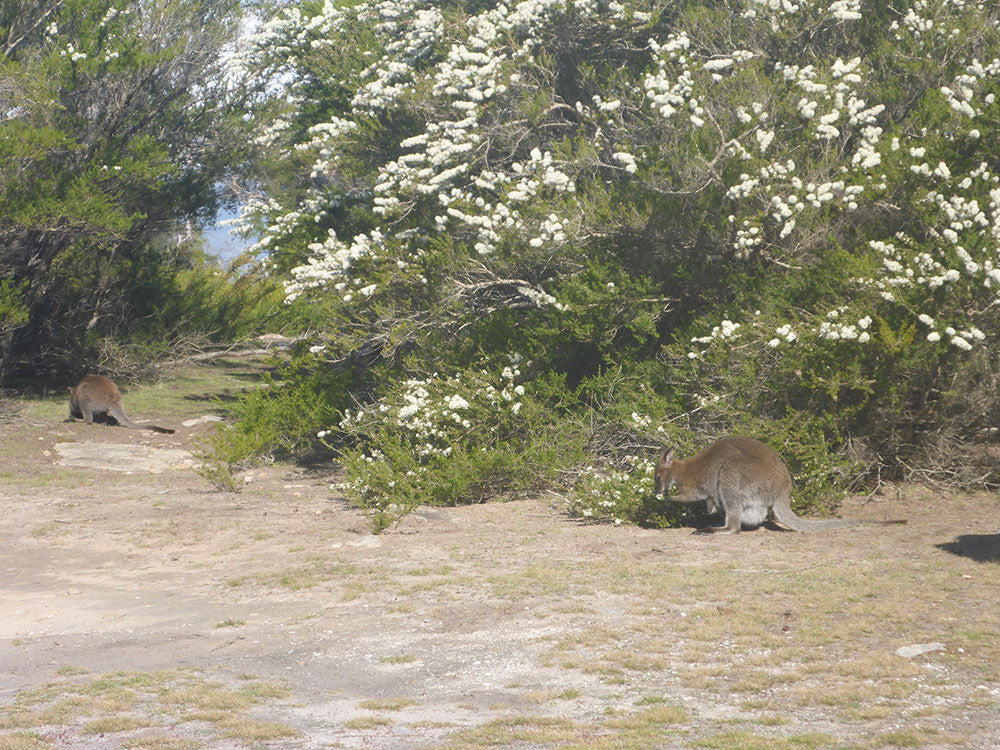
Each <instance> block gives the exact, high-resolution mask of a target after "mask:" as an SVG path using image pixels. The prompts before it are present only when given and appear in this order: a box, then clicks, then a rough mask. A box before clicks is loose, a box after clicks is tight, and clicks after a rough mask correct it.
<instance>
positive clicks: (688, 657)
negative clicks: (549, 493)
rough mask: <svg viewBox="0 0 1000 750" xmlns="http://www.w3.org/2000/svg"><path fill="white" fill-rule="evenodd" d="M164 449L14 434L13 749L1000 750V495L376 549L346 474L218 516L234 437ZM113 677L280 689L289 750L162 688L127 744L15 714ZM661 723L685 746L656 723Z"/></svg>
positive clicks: (530, 516) (439, 534)
mask: <svg viewBox="0 0 1000 750" xmlns="http://www.w3.org/2000/svg"><path fill="white" fill-rule="evenodd" d="M204 408H205V407H204V405H203V404H196V403H195V404H192V405H191V406H190V408H189V409H188V414H187V415H186V416H188V417H197V416H200V415H201V414H203V413H205V412H204ZM138 416H140V417H141V416H142V415H138ZM135 417H136V415H133V418H135ZM157 421H158V422H159V423H163V421H164V420H162V419H159V420H157ZM170 426H176V427H178V432H177V434H176V435H157V434H153V433H148V432H139V431H132V430H127V429H124V428H119V427H109V426H102V425H92V426H87V425H83V424H79V423H76V424H66V423H62V422H61V421H59V420H56V419H40V418H38V417H31V416H23V415H22V416H20V417H18V418H16V419H15V420H14V421H12V422H8V423H5V424H0V712H3V711H6V712H7V717H8V719H7V723H6V724H4V723H3V721H2V720H0V748H6V747H10V748H20V747H36V746H37V747H50V746H51V747H73V748H118V747H212V748H229V747H257V746H267V747H282V748H284V747H288V748H320V747H349V748H418V747H435V746H452V747H465V746H483V745H489V746H504V747H507V746H509V747H551V746H574V747H577V746H578V747H589V746H592V745H595V743H604V744H603V745H601V746H604V747H734V748H736V747H803V746H805V747H828V746H829V747H891V746H924V747H956V748H958V747H968V748H996V747H1000V665H998V663H997V660H998V656H1000V647H998V634H1000V620H998V612H1000V606H998V602H1000V533H998V532H1000V513H998V511H1000V499H998V498H997V497H996V496H989V495H962V496H958V495H952V496H944V495H940V494H937V493H935V492H932V491H930V490H921V489H913V488H911V489H908V490H906V491H897V490H892V491H889V492H886V493H883V494H882V495H880V496H879V497H878V498H877V500H876V501H863V500H861V499H849V500H848V501H847V502H846V503H845V505H844V507H843V508H842V514H843V515H845V516H860V517H867V518H882V519H886V518H899V517H903V518H907V519H908V521H909V523H908V524H907V525H905V526H894V527H885V528H876V527H862V528H860V529H849V530H843V531H837V532H832V533H822V534H811V535H807V534H794V533H790V532H782V531H780V530H776V529H767V528H764V529H760V530H758V531H755V532H745V533H742V534H740V535H737V536H704V535H694V534H692V533H691V531H692V530H691V529H673V530H666V531H661V530H644V529H637V528H624V527H619V528H614V527H610V526H603V525H584V524H580V523H578V522H576V521H574V520H572V519H570V518H569V517H568V516H567V515H566V514H565V513H564V512H563V509H562V507H561V505H560V503H559V501H558V500H557V499H554V498H540V499H532V500H521V501H515V502H507V503H491V504H484V505H478V506H471V507H462V508H444V509H427V510H424V511H420V512H418V513H415V514H412V515H410V516H409V517H407V518H406V519H405V520H404V521H403V522H401V523H400V524H399V525H398V526H397V527H395V528H392V529H390V530H388V531H386V532H384V533H382V534H380V535H378V536H374V535H372V534H371V533H370V531H369V526H368V521H367V519H366V518H365V516H364V515H363V514H362V513H360V512H359V511H358V510H357V509H354V508H352V507H350V505H349V504H348V503H347V502H346V501H345V500H344V499H343V498H342V497H341V496H340V495H339V494H338V492H337V491H336V490H332V489H331V483H333V482H336V481H337V477H336V475H335V473H334V472H333V471H332V469H331V471H330V472H328V473H326V472H320V473H317V472H316V471H306V470H304V469H301V468H298V467H294V466H289V465H271V466H268V467H263V468H260V469H256V470H252V471H250V472H249V473H248V474H247V475H246V478H245V479H246V481H245V486H244V489H243V491H242V492H239V493H222V492H219V491H216V490H215V489H213V488H212V486H211V485H210V484H209V483H208V482H207V481H206V480H205V479H204V478H202V477H201V476H199V475H198V473H197V472H196V471H195V469H194V468H193V467H192V463H193V462H192V461H191V460H190V457H189V456H185V455H183V454H180V453H177V451H178V450H181V451H193V450H195V449H196V448H197V445H198V443H199V440H201V439H202V438H203V436H204V435H205V434H207V433H208V431H210V430H211V429H214V427H213V425H212V424H208V423H202V424H198V425H195V426H192V427H187V428H185V427H181V426H180V425H179V419H174V420H171V423H170ZM57 445H58V446H61V447H60V448H58V449H57V447H56V446H57ZM81 446H86V448H85V449H82V448H81ZM161 449H162V450H170V451H174V453H170V454H160V453H159V451H160V450H161ZM81 455H83V456H84V459H83V463H82V464H81V462H80V461H81V458H80V457H81ZM158 455H160V456H162V457H164V461H163V463H160V464H157V463H155V461H154V462H153V463H148V462H147V463H143V462H142V460H140V459H150V457H153V458H155V457H157V456H158ZM87 456H91V457H93V456H96V457H97V458H96V459H95V460H97V463H96V464H93V465H87V464H86V461H87V460H88V459H87V458H86V457H87ZM101 456H104V457H105V458H106V459H107V460H109V461H111V462H112V464H114V465H115V467H116V468H117V469H118V470H111V469H108V468H100V466H101V464H100V458H101ZM133 459H135V460H136V463H134V464H133V463H130V462H131V461H133ZM914 644H938V646H939V647H936V650H932V651H929V652H928V653H925V654H921V655H919V656H915V657H911V658H905V657H903V656H899V655H897V654H896V653H895V651H896V649H898V648H900V647H902V646H908V645H914ZM120 671H125V672H127V673H129V674H135V673H143V674H146V673H149V674H159V675H178V674H180V675H188V676H190V675H197V678H198V679H201V680H206V681H208V680H211V681H215V682H213V683H212V684H221V685H236V684H239V683H240V681H241V680H246V679H250V677H249V676H251V675H252V676H253V678H254V679H260V680H264V681H266V682H267V684H273V685H279V686H281V687H282V688H283V689H284V692H280V693H279V692H277V691H276V692H275V696H276V697H273V698H270V699H267V700H261V701H258V702H255V703H254V704H253V705H252V706H251V707H249V708H246V710H245V713H246V714H247V715H248V716H251V717H253V718H254V719H255V720H259V721H270V722H275V723H276V724H278V725H280V726H281V727H285V728H287V732H285V734H286V735H287V736H284V737H273V738H268V737H266V736H264V737H263V739H252V738H249V739H248V738H247V737H242V738H241V737H239V736H238V735H226V733H225V732H223V731H221V730H220V729H219V727H220V726H221V725H220V724H219V723H218V717H217V716H216V718H215V719H212V717H211V716H209V717H208V718H207V719H204V718H203V720H201V721H196V720H192V721H186V720H185V719H183V718H178V715H177V714H176V712H174V713H171V711H173V709H171V710H167V709H165V708H164V707H163V705H159V704H156V700H157V698H156V694H155V691H154V693H153V694H152V696H153V697H152V698H149V696H147V698H149V700H151V701H153V704H152V708H150V707H149V706H147V707H146V714H145V716H146V720H148V725H147V726H146V727H145V728H132V729H130V730H128V731H120V732H115V731H104V732H95V731H94V729H93V727H91V729H89V730H87V729H86V728H85V720H87V719H91V720H92V719H93V718H94V716H95V715H96V714H95V713H94V710H99V709H88V711H89V713H87V715H86V716H83V715H75V714H73V712H72V711H69V712H68V713H65V714H63V718H62V719H59V720H58V721H57V723H55V724H53V723H46V722H51V721H53V720H52V719H51V718H49V719H44V721H43V719H41V718H39V717H38V716H37V713H38V712H37V711H36V712H35V714H31V715H30V716H29V715H26V714H23V712H22V713H21V714H18V711H21V710H22V709H25V710H27V709H31V710H35V708H37V707H38V706H39V705H42V703H43V702H44V701H43V700H42V699H41V698H39V690H40V689H42V688H43V687H44V689H45V690H48V691H49V693H48V697H47V698H45V700H48V701H51V700H55V699H57V698H58V697H59V696H60V695H66V694H68V693H67V692H66V691H69V690H70V688H71V687H72V686H81V685H92V684H93V683H94V681H95V680H97V679H99V678H100V677H101V676H106V675H111V674H114V673H118V672H120ZM164 679H168V680H169V679H172V678H170V677H167V678H164ZM33 691H34V692H33ZM159 695H160V696H163V695H166V693H165V692H163V691H161V692H160V693H159ZM32 696H34V697H32ZM393 701H395V702H393ZM147 702H148V701H147ZM664 704H667V705H670V706H674V707H677V708H678V709H683V712H684V716H683V718H681V719H679V720H678V722H677V724H676V726H675V725H670V726H669V727H668V726H666V722H665V721H660V722H659V723H658V722H655V721H645V720H642V721H639V720H637V719H636V717H640V718H641V717H646V716H651V715H652V714H649V713H648V712H647V713H642V712H643V711H644V710H646V708H648V707H650V706H653V707H655V706H657V705H664ZM171 705H175V706H176V701H175V702H174V703H173V704H171ZM136 710H137V709H136V708H135V707H134V706H133V707H132V708H131V709H130V711H131V712H132V713H133V714H134V713H135V711H136ZM107 711H112V709H111V708H107ZM3 715H4V714H3V713H0V716H3ZM11 716H14V717H15V719H16V717H17V716H20V718H19V719H16V720H14V719H11V718H10V717H11ZM26 716H27V718H26ZM630 717H631V719H636V721H634V722H633V723H632V724H629V723H628V721H629V720H630ZM556 719H558V720H559V721H560V722H563V723H553V722H554V721H555V720H556ZM213 721H214V722H215V723H213ZM644 721H645V723H643V722H644ZM616 722H617V723H616ZM525 727H527V728H530V729H531V731H527V730H526V729H525ZM154 734H155V737H154V736H153V735H154ZM810 737H811V738H812V739H811V740H809V739H808V738H810ZM144 738H145V739H144ZM802 738H806V739H802ZM18 742H21V743H23V744H17V743H18ZM144 742H145V743H146V744H143V743H144ZM157 742H160V743H161V744H156V743H157ZM171 742H175V743H180V742H183V743H187V744H173V745H172V744H170V743H171ZM5 743H7V744H5ZM30 743H38V744H37V745H35V744H30ZM713 743H714V744H713ZM810 743H811V744H810Z"/></svg>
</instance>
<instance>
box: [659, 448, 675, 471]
mask: <svg viewBox="0 0 1000 750" xmlns="http://www.w3.org/2000/svg"><path fill="white" fill-rule="evenodd" d="M673 460H674V449H673V448H670V447H669V446H666V445H665V446H663V450H662V451H660V466H670V462H671V461H673Z"/></svg>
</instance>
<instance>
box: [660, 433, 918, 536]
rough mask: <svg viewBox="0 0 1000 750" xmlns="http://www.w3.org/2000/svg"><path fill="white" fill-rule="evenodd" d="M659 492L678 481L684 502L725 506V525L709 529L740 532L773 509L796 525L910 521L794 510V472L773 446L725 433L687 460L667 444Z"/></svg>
mask: <svg viewBox="0 0 1000 750" xmlns="http://www.w3.org/2000/svg"><path fill="white" fill-rule="evenodd" d="M655 477H656V484H655V488H654V490H655V492H656V494H657V495H661V494H663V493H665V492H668V491H669V490H670V489H671V488H672V487H674V486H676V487H677V488H678V490H679V492H678V493H677V494H676V495H674V496H672V497H671V498H670V499H671V500H673V501H674V502H678V503H693V502H697V501H699V500H705V501H706V504H707V505H708V512H709V513H716V512H717V511H720V510H721V511H722V513H723V516H724V519H725V520H724V523H723V525H722V526H709V527H708V528H706V529H704V531H706V532H709V533H726V534H735V533H737V532H738V531H739V530H740V528H741V527H742V526H743V525H746V526H749V527H754V526H759V525H760V524H762V523H763V522H764V521H765V519H766V518H767V512H768V510H770V511H771V512H772V513H774V517H775V519H777V521H778V523H780V524H781V525H782V526H785V527H786V528H789V529H792V530H793V531H820V530H822V529H839V528H843V527H845V526H858V525H860V524H869V523H877V524H890V523H906V521H863V520H859V519H851V518H834V519H829V520H823V521H809V520H806V519H804V518H799V517H798V516H797V515H795V512H794V511H793V510H792V475H791V474H789V473H788V467H787V466H785V462H784V461H782V460H781V457H780V456H778V454H777V453H775V452H774V450H772V449H771V447H770V446H767V445H764V443H761V442H759V441H757V440H751V439H750V438H735V437H726V438H719V439H718V440H716V441H715V442H714V443H712V444H711V445H710V446H708V447H707V448H705V450H703V451H702V452H701V453H698V454H697V455H695V456H692V457H691V458H689V459H687V460H683V461H682V460H680V459H674V449H673V448H664V449H663V450H662V451H661V452H660V459H659V461H658V462H657V464H656V475H655Z"/></svg>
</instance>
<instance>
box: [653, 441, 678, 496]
mask: <svg viewBox="0 0 1000 750" xmlns="http://www.w3.org/2000/svg"><path fill="white" fill-rule="evenodd" d="M673 463H674V449H673V448H668V447H666V446H664V448H663V450H662V451H660V460H659V461H657V462H656V472H655V473H654V475H653V476H654V477H655V478H656V487H655V490H654V491H655V494H657V495H665V494H666V493H668V492H670V490H672V489H673V487H674V485H675V484H676V483H677V479H676V477H674V472H673V468H672V467H673Z"/></svg>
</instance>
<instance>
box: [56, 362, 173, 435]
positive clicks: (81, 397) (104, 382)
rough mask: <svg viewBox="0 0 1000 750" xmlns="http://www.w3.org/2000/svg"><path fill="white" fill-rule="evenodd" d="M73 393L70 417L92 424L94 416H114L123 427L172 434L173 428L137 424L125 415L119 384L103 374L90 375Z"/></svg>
mask: <svg viewBox="0 0 1000 750" xmlns="http://www.w3.org/2000/svg"><path fill="white" fill-rule="evenodd" d="M72 391H73V394H72V395H71V396H70V398H69V416H70V419H83V421H84V422H86V423H87V424H92V423H93V421H94V417H108V416H110V417H114V420H115V421H116V422H117V423H118V424H120V425H122V426H123V427H131V428H132V429H133V430H152V431H153V432H163V433H166V434H167V435H172V434H173V432H174V431H173V430H168V429H167V428H166V427H157V426H156V425H152V424H136V423H135V422H133V421H132V420H131V419H129V418H128V417H127V416H126V415H125V410H124V409H123V408H122V394H121V391H119V390H118V386H117V385H115V384H114V382H113V381H111V380H109V379H108V378H106V377H104V376H103V375H88V376H87V377H85V378H84V379H83V380H81V381H80V382H79V383H77V384H76V387H75V388H73V389H72Z"/></svg>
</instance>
